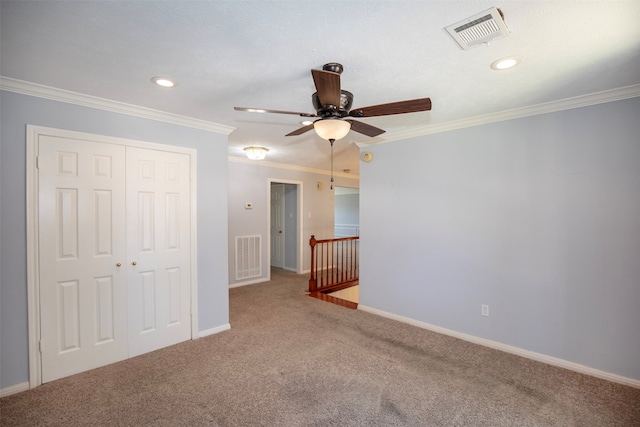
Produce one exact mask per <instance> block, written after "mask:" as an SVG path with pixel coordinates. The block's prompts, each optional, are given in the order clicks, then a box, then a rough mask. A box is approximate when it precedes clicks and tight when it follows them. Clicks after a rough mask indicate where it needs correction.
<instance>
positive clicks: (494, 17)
mask: <svg viewBox="0 0 640 427" xmlns="http://www.w3.org/2000/svg"><path fill="white" fill-rule="evenodd" d="M445 29H446V30H447V32H448V33H449V34H450V35H451V37H453V39H454V40H455V41H456V42H457V43H458V44H459V45H460V47H461V48H462V49H464V50H467V49H471V48H473V47H476V46H479V45H481V44H484V43H489V42H490V41H493V40H497V39H500V38H502V37H506V36H508V35H509V28H507V24H505V22H504V16H503V15H502V11H501V10H500V9H498V8H495V7H492V8H491V9H488V10H485V11H484V12H481V13H478V14H477V15H474V16H471V17H469V18H467V19H464V20H462V21H460V22H457V23H455V24H453V25H449V26H448V27H446V28H445Z"/></svg>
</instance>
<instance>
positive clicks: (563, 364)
mask: <svg viewBox="0 0 640 427" xmlns="http://www.w3.org/2000/svg"><path fill="white" fill-rule="evenodd" d="M358 310H362V311H366V312H367V313H371V314H375V315H378V316H382V317H386V318H388V319H392V320H397V321H399V322H402V323H407V324H409V325H413V326H417V327H418V328H422V329H427V330H430V331H433V332H437V333H439V334H443V335H449V336H451V337H454V338H459V339H461V340H464V341H469V342H472V343H474V344H479V345H482V346H485V347H489V348H493V349H496V350H500V351H504V352H505V353H511V354H515V355H517V356H521V357H525V358H527V359H531V360H535V361H536V362H542V363H546V364H548V365H553V366H558V367H560V368H564V369H569V370H571V371H575V372H579V373H581V374H585V375H591V376H593V377H597V378H602V379H603V380H607V381H611V382H614V383H618V384H623V385H626V386H630V387H634V388H640V380H636V379H633V378H627V377H623V376H622V375H617V374H612V373H610V372H605V371H601V370H599V369H594V368H590V367H588V366H585V365H581V364H579V363H575V362H570V361H568V360H564V359H560V358H558V357H553V356H547V355H546V354H542V353H536V352H534V351H529V350H525V349H522V348H519V347H514V346H511V345H508V344H503V343H500V342H497V341H492V340H488V339H486V338H480V337H476V336H474V335H469V334H465V333H462V332H457V331H454V330H451V329H446V328H442V327H440V326H435V325H431V324H429V323H425V322H421V321H419V320H415V319H411V318H409V317H404V316H400V315H397V314H393V313H389V312H386V311H382V310H378V309H377V308H372V307H367V306H366V305H362V304H359V305H358Z"/></svg>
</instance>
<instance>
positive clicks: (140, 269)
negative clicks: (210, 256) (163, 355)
mask: <svg viewBox="0 0 640 427" xmlns="http://www.w3.org/2000/svg"><path fill="white" fill-rule="evenodd" d="M189 162H190V159H189V156H188V155H186V154H177V153H170V152H165V151H159V150H148V149H140V148H133V147H128V148H127V234H128V237H127V244H128V248H127V255H128V265H127V269H128V272H129V275H128V287H129V354H130V356H136V355H139V354H142V353H146V352H149V351H153V350H156V349H158V348H162V347H166V346H169V345H173V344H176V343H179V342H182V341H185V340H188V339H190V338H191V313H190V307H191V304H190V300H191V293H190V291H191V277H190V249H191V243H190V206H191V201H190V182H189V175H190V173H189V165H190V163H189Z"/></svg>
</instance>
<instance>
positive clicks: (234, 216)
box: [229, 160, 358, 285]
mask: <svg viewBox="0 0 640 427" xmlns="http://www.w3.org/2000/svg"><path fill="white" fill-rule="evenodd" d="M269 179H272V180H275V181H279V182H287V181H299V182H302V187H303V196H302V205H303V214H302V241H303V252H304V255H303V265H302V270H303V271H308V270H309V268H310V261H309V257H310V251H309V245H308V242H309V238H310V237H311V235H312V234H313V235H315V236H316V238H318V239H330V238H332V237H333V215H334V203H333V191H332V190H330V189H329V184H330V183H329V179H330V177H329V176H328V175H325V174H321V173H314V172H306V171H301V170H296V169H291V168H281V167H275V165H273V164H269V163H268V162H265V161H257V160H254V161H251V162H250V163H249V162H247V161H242V162H237V161H231V162H229V254H230V255H229V280H230V281H229V284H232V285H233V284H238V283H243V282H254V281H261V280H262V281H265V280H267V279H268V277H269V265H270V260H269V259H268V257H267V254H268V251H267V244H268V238H269V224H268V223H267V218H268V216H267V215H268V210H269V199H268V195H269V193H268V190H269ZM317 182H322V184H323V185H322V190H318V189H317V185H316V184H317ZM335 184H336V185H341V186H344V187H358V178H357V177H355V178H347V177H343V176H339V175H337V176H336V177H335ZM247 202H250V203H252V204H253V209H245V208H244V206H245V203H247ZM246 235H261V236H262V276H261V277H259V278H253V279H248V280H240V281H236V279H235V276H236V274H235V268H236V267H235V257H234V255H233V254H234V253H235V238H236V236H246Z"/></svg>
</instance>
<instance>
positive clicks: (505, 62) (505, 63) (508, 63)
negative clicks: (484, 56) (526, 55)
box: [491, 56, 520, 71]
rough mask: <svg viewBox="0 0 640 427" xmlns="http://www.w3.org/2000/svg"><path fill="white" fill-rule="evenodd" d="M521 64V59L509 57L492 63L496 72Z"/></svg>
mask: <svg viewBox="0 0 640 427" xmlns="http://www.w3.org/2000/svg"><path fill="white" fill-rule="evenodd" d="M519 63H520V58H518V57H516V56H509V57H507V58H502V59H498V60H497V61H493V62H492V63H491V68H492V69H494V70H498V71H499V70H508V69H509V68H513V67H515V66H516V65H518V64H519Z"/></svg>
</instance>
